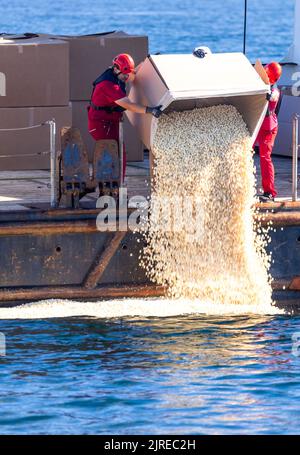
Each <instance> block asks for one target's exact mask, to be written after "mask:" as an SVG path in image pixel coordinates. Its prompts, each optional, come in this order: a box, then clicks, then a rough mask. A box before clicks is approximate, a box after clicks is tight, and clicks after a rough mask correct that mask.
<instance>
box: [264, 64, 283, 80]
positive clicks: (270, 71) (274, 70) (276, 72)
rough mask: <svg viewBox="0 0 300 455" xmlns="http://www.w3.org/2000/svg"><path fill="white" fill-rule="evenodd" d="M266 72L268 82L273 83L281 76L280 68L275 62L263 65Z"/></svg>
mask: <svg viewBox="0 0 300 455" xmlns="http://www.w3.org/2000/svg"><path fill="white" fill-rule="evenodd" d="M265 70H266V73H267V75H268V77H269V81H270V84H271V85H273V84H275V82H277V81H278V79H279V78H280V76H281V73H282V68H281V65H279V63H277V62H271V63H269V64H268V65H266V66H265Z"/></svg>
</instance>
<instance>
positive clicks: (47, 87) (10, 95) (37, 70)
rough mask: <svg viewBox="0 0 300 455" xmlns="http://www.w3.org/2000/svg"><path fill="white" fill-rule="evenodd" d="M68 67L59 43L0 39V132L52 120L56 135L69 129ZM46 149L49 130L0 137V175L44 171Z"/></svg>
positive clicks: (65, 48)
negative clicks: (9, 171) (7, 171)
mask: <svg viewBox="0 0 300 455" xmlns="http://www.w3.org/2000/svg"><path fill="white" fill-rule="evenodd" d="M68 62H69V45H68V43H67V42H65V41H60V40H53V39H51V38H47V37H42V36H38V35H36V36H34V37H30V36H11V37H5V38H1V39H0V72H1V74H2V77H1V96H0V130H1V129H12V128H26V127H31V126H33V125H36V124H39V123H42V122H45V121H47V120H51V119H52V118H55V120H56V122H57V128H58V129H59V128H61V127H62V126H64V125H70V124H71V122H72V113H71V106H70V105H69V63H68ZM56 146H57V148H59V135H58V137H57V143H56ZM49 148H50V140H49V126H43V127H41V128H34V129H28V130H19V131H0V170H12V169H13V170H19V169H48V168H49V162H50V158H49Z"/></svg>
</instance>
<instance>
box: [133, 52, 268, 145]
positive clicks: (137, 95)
mask: <svg viewBox="0 0 300 455" xmlns="http://www.w3.org/2000/svg"><path fill="white" fill-rule="evenodd" d="M220 74H222V83H220ZM268 90H269V86H268V85H266V84H264V82H263V81H262V80H261V78H260V76H259V75H258V74H257V72H256V71H255V69H254V68H253V67H252V65H251V63H250V62H249V60H248V59H247V58H246V57H245V56H244V55H243V54H241V53H226V54H225V53H224V54H223V53H222V54H211V55H208V56H207V57H205V58H197V57H194V56H193V55H192V54H169V55H153V56H151V57H149V58H147V59H146V60H145V61H144V62H143V63H142V64H141V65H140V66H139V68H138V69H137V75H136V78H135V81H134V83H133V85H132V88H131V90H130V93H129V98H130V99H131V100H132V101H133V102H137V103H141V104H143V105H148V106H158V105H162V107H163V109H165V110H166V112H168V111H169V110H173V111H182V110H188V109H194V108H196V107H206V106H213V105H217V104H232V105H234V106H235V107H236V108H237V110H238V111H239V112H240V114H241V115H242V116H243V119H244V121H245V123H246V125H247V127H248V129H249V132H250V134H251V136H252V137H253V138H255V137H256V135H257V132H258V130H259V127H260V125H261V123H262V121H263V118H264V116H265V112H266V109H267V100H266V93H267V92H268ZM127 115H128V118H129V120H130V122H131V123H132V125H133V126H134V127H135V128H136V129H137V131H138V132H139V135H140V138H141V139H142V141H143V143H144V144H145V146H146V147H147V148H148V149H151V148H152V144H153V138H154V135H155V131H156V128H157V124H158V122H157V119H156V118H154V117H153V116H151V115H140V114H135V113H132V112H127Z"/></svg>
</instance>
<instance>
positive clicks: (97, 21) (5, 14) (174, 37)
mask: <svg viewBox="0 0 300 455" xmlns="http://www.w3.org/2000/svg"><path fill="white" fill-rule="evenodd" d="M293 14H294V0H285V2H282V1H281V0H248V32H247V55H248V57H249V58H250V59H251V60H254V59H256V58H261V59H262V60H265V61H267V60H269V59H280V58H282V57H284V55H285V54H286V53H287V50H288V48H289V46H290V44H291V42H292V36H293ZM110 30H124V31H126V32H128V33H132V34H146V35H148V36H149V39H150V51H151V52H152V53H155V52H163V53H167V52H175V53H180V52H191V50H192V49H193V48H194V47H195V46H196V45H198V44H202V45H204V44H205V45H207V46H209V47H210V48H211V50H212V51H213V52H237V51H242V50H243V30H244V0H226V1H224V0H214V1H212V0H163V1H161V0H151V1H149V0H126V1H123V2H120V1H119V0H93V2H87V1H86V0H72V1H70V0H51V2H49V1H48V0H30V1H21V0H9V1H6V0H1V1H0V32H2V33H4V32H6V33H20V32H48V33H58V34H85V33H95V32H105V31H110Z"/></svg>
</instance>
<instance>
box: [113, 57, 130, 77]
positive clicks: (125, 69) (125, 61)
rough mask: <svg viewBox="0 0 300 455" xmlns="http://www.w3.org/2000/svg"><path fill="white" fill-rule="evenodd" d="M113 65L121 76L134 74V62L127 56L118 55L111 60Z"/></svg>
mask: <svg viewBox="0 0 300 455" xmlns="http://www.w3.org/2000/svg"><path fill="white" fill-rule="evenodd" d="M113 64H114V65H116V66H117V68H118V69H119V70H120V71H121V73H123V74H130V73H133V72H134V66H135V65H134V60H133V58H132V57H131V55H129V54H119V55H117V56H116V57H115V58H114V59H113Z"/></svg>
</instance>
